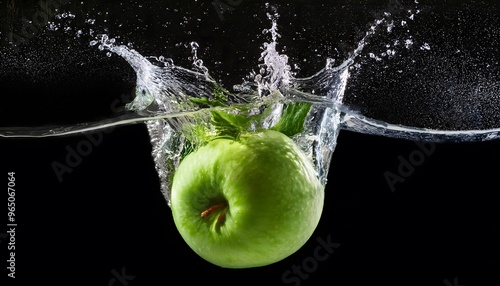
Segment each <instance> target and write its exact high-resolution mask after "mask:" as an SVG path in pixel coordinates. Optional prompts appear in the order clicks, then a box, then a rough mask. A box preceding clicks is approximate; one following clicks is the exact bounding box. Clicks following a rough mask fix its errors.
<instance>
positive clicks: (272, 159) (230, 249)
mask: <svg viewBox="0 0 500 286" xmlns="http://www.w3.org/2000/svg"><path fill="white" fill-rule="evenodd" d="M323 199H324V189H323V186H322V184H321V183H320V182H319V180H318V178H317V176H316V172H315V170H314V167H313V165H312V163H311V161H310V160H309V159H308V158H307V157H306V156H305V154H304V153H303V152H302V151H301V150H300V148H299V147H298V146H297V145H296V144H295V143H294V142H293V140H291V139H290V138H289V137H287V136H286V135H284V134H282V133H280V132H277V131H272V130H265V131H261V132H257V133H246V134H241V135H240V136H238V138H237V139H224V138H219V139H215V140H212V141H210V142H209V143H208V144H206V145H204V146H202V147H200V148H199V149H198V150H196V151H195V152H193V153H191V154H189V155H187V156H186V157H185V158H184V159H183V160H182V162H181V163H180V164H179V167H178V169H177V170H176V172H175V175H174V178H173V183H172V192H171V209H172V213H173V218H174V222H175V225H176V227H177V229H178V231H179V232H180V234H181V236H182V237H183V239H184V240H185V241H186V243H187V244H188V245H189V246H190V247H191V248H192V249H193V250H194V251H195V252H196V253H197V254H198V255H200V256H201V257H202V258H204V259H205V260H207V261H209V262H211V263H213V264H215V265H218V266H221V267H226V268H248V267H258V266H264V265H268V264H271V263H274V262H277V261H280V260H282V259H284V258H285V257H287V256H289V255H291V254H293V253H294V252H296V251H297V250H298V249H299V248H300V247H302V246H303V245H304V244H305V243H306V241H307V240H308V239H309V238H310V236H311V235H312V233H313V232H314V230H315V228H316V226H317V225H318V222H319V220H320V216H321V212H322V209H323Z"/></svg>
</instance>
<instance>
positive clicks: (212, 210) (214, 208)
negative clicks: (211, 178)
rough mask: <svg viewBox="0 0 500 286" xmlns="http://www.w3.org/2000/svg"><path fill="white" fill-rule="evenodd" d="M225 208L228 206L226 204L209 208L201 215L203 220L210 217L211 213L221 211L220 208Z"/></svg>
mask: <svg viewBox="0 0 500 286" xmlns="http://www.w3.org/2000/svg"><path fill="white" fill-rule="evenodd" d="M224 206H226V204H225V203H221V204H218V205H215V206H212V207H210V208H208V209H207V210H205V211H203V212H202V213H201V218H204V217H206V216H208V215H210V214H211V213H213V212H214V211H215V210H216V209H220V208H222V207H224ZM219 219H220V217H219Z"/></svg>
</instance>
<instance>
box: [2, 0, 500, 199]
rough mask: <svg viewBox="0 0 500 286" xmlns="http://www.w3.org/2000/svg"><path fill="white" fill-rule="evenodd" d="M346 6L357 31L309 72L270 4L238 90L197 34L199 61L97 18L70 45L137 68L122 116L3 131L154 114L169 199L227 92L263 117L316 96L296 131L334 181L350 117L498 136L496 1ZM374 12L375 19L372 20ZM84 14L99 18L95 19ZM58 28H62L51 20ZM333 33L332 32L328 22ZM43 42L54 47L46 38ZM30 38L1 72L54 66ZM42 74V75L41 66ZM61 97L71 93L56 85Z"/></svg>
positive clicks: (429, 136)
mask: <svg viewBox="0 0 500 286" xmlns="http://www.w3.org/2000/svg"><path fill="white" fill-rule="evenodd" d="M393 4H394V3H393ZM342 7H343V8H342ZM342 7H337V8H339V10H340V11H343V13H345V14H349V15H350V17H349V18H348V19H347V20H346V19H343V20H342V21H344V22H347V23H344V25H346V26H349V28H348V29H347V31H346V32H345V34H346V35H348V36H345V39H344V40H339V41H338V42H335V43H332V45H333V46H334V47H335V48H333V49H334V50H335V51H336V52H335V53H334V55H332V57H331V58H328V57H326V56H324V55H321V57H322V62H323V66H322V67H321V68H319V69H318V70H316V71H314V72H311V73H309V75H310V74H313V75H312V76H305V75H303V74H304V73H306V71H303V70H301V71H299V72H294V68H292V64H293V66H294V67H295V66H296V65H297V64H294V63H293V62H291V59H297V58H298V56H297V55H296V54H293V43H294V41H293V38H291V39H288V41H290V42H287V39H286V38H285V37H284V36H281V38H280V34H278V22H279V21H278V18H279V17H278V14H277V13H276V11H275V10H273V8H271V9H270V10H271V11H272V12H270V13H269V14H268V15H267V17H268V19H267V23H270V24H271V25H272V26H271V27H270V28H269V27H268V28H266V29H265V30H264V33H263V35H264V37H266V40H263V41H261V43H262V42H263V43H264V45H260V52H261V53H260V57H259V58H258V59H257V61H258V62H260V64H258V65H256V67H257V71H252V72H250V73H249V74H248V70H247V71H246V73H247V76H246V77H245V80H244V81H243V82H241V81H240V82H238V84H236V85H234V86H233V87H232V88H231V91H228V90H226V89H225V88H224V87H223V85H222V84H220V81H219V80H215V79H214V78H213V73H212V72H209V68H207V67H206V66H205V63H204V62H203V61H202V60H201V58H200V57H199V56H198V53H199V52H200V46H199V45H198V44H197V43H196V42H188V44H187V46H186V48H187V49H188V50H189V53H190V57H189V61H190V64H191V66H192V68H184V67H182V65H179V64H174V61H173V60H172V59H170V58H165V57H162V56H159V55H158V56H153V57H146V56H143V55H142V54H141V53H142V52H139V50H137V49H134V48H133V47H132V46H131V45H128V44H127V43H126V42H125V43H123V42H121V41H120V37H119V36H112V35H111V34H109V33H107V31H106V29H104V30H103V31H101V32H100V33H99V32H96V31H94V30H93V29H92V28H88V29H87V30H86V32H85V33H88V36H90V38H91V40H88V38H89V37H83V38H79V37H78V40H77V41H76V42H71V43H70V46H74V45H78V44H82V41H83V42H84V44H85V45H86V47H88V48H90V49H89V50H88V51H85V52H84V53H82V54H80V53H78V52H77V53H76V54H77V55H78V56H77V57H80V58H81V57H85V55H87V53H96V54H98V55H101V56H102V57H103V58H104V59H106V61H115V62H116V64H117V67H118V69H120V71H123V72H124V73H126V74H131V75H133V76H127V78H128V79H129V81H127V83H128V87H127V88H128V90H127V93H128V94H129V96H128V98H126V100H124V102H126V104H124V105H125V108H122V109H120V111H119V112H118V113H116V114H114V116H113V118H109V119H102V118H98V119H97V120H95V121H92V120H89V121H88V122H80V123H79V124H71V125H68V126H61V124H59V126H56V127H50V128H49V127H47V124H44V126H36V127H24V128H20V127H19V124H18V123H12V124H10V123H9V122H5V123H4V122H2V124H3V125H4V127H2V128H1V129H0V136H2V137H47V136H62V135H70V134H75V133H80V132H84V131H92V130H96V129H99V128H106V127H109V126H113V125H121V124H130V123H137V122H145V123H146V124H147V128H148V131H149V134H150V137H151V142H152V144H153V158H154V160H155V163H156V168H157V171H158V174H159V176H160V179H161V182H162V191H163V193H164V195H165V197H166V198H167V201H168V199H169V184H170V179H171V176H172V174H173V171H174V170H175V168H176V166H177V164H178V162H179V159H180V157H181V154H182V150H183V148H184V143H185V137H184V136H183V133H182V131H183V130H182V129H183V126H184V125H185V124H191V123H195V124H206V125H207V128H211V127H210V126H209V123H208V122H209V120H208V119H207V113H206V112H205V111H206V110H209V109H213V108H221V107H220V106H217V105H218V104H214V103H218V102H219V101H221V100H222V103H223V104H222V105H227V106H228V107H227V108H230V109H231V112H235V113H240V114H244V115H253V114H264V115H266V118H265V120H263V121H262V122H261V124H262V126H253V128H260V127H263V128H269V127H272V126H274V125H275V124H276V123H277V122H278V121H279V119H280V117H281V115H282V113H283V110H284V107H285V106H286V105H287V104H289V103H291V102H308V103H311V104H312V108H311V110H310V112H309V114H308V117H307V119H306V125H305V128H304V131H303V132H302V133H300V134H298V135H296V136H295V137H294V140H295V141H296V142H297V143H298V145H299V146H300V147H301V148H302V149H303V150H304V152H305V153H306V154H307V155H308V156H309V157H310V158H311V159H312V160H313V161H314V162H315V165H316V170H317V172H318V176H319V177H320V179H321V180H322V182H323V183H324V184H326V178H327V175H328V170H329V166H330V160H331V157H332V154H333V152H334V150H335V147H336V142H337V136H338V135H339V131H340V130H341V129H346V130H351V131H355V132H361V133H366V134H373V135H383V136H390V137H395V138H403V139H411V140H421V141H436V142H464V141H484V140H492V139H496V138H498V135H499V131H500V130H499V129H496V128H498V127H499V126H498V124H496V123H497V122H496V118H497V117H498V116H500V114H499V112H497V106H498V104H497V98H498V96H499V94H498V86H499V85H498V82H499V80H500V79H499V66H498V65H499V63H498V37H496V36H495V35H498V33H499V29H498V27H497V26H496V25H494V24H493V23H496V22H495V19H497V18H498V14H497V13H500V12H498V11H500V10H499V9H491V7H490V8H487V6H485V4H475V5H467V6H460V7H458V6H457V7H449V6H446V5H444V4H443V5H441V6H440V5H433V6H426V5H425V4H424V3H419V2H418V1H415V2H413V3H411V4H410V5H409V6H403V5H396V6H394V5H389V6H382V7H380V8H379V9H378V10H375V12H374V10H373V7H370V9H368V8H366V7H364V6H361V5H360V6H353V7H347V8H345V7H346V6H342ZM260 9H262V7H261V8H260ZM267 9H269V7H268V8H267ZM342 9H344V10H342ZM285 10H286V8H285ZM280 13H281V12H280ZM71 15H73V16H71ZM367 15H368V16H369V21H365V20H366V18H367ZM443 16H445V17H447V18H449V21H446V22H445V23H446V24H447V25H448V26H447V25H446V24H445V25H442V24H440V25H437V24H435V25H429V23H431V24H432V23H433V22H432V21H438V20H439V18H440V17H443ZM59 18H62V19H63V20H64V19H66V20H68V21H69V20H70V19H74V18H78V17H76V16H75V15H74V14H71V13H69V14H60V16H59ZM360 19H365V20H363V21H360ZM90 20H91V19H90ZM349 21H353V23H349ZM84 22H85V24H87V25H93V24H92V21H89V19H84ZM359 23H362V24H361V25H360V24H359ZM366 23H368V24H369V27H368V28H366ZM349 24H352V25H349ZM54 25H55V24H54ZM61 27H63V28H64V27H70V28H71V27H72V26H71V25H69V26H64V25H63V26H61ZM49 28H51V29H55V28H54V27H53V26H51V25H49ZM64 29H65V28H64ZM70 30H71V29H70ZM477 30H479V31H482V32H481V33H479V32H476V31H477ZM72 31H73V30H72ZM79 31H81V30H77V31H76V33H77V34H78V33H79ZM40 33H42V32H40ZM82 33H84V32H82ZM323 33H325V32H323ZM328 35H329V34H328V32H327V33H326V34H323V36H328ZM464 37H476V39H477V40H472V41H464ZM70 39H72V40H74V39H75V38H74V37H70ZM81 39H84V40H81ZM346 39H354V40H352V41H351V42H349V40H346ZM473 39H474V38H473ZM479 39H481V41H479ZM66 40H67V39H66ZM85 41H87V42H85ZM278 43H280V44H281V45H282V46H286V45H290V48H289V50H290V52H286V53H284V52H280V49H279V48H278ZM38 44H39V45H41V46H40V47H39V48H40V49H43V43H38ZM61 44H62V43H61ZM66 45H67V43H66V44H65V45H62V46H61V47H66ZM24 48H25V47H23V46H20V47H18V50H17V51H16V52H15V53H14V54H13V55H12V54H8V53H7V52H3V55H2V56H3V57H4V58H5V59H8V61H4V62H3V64H4V66H5V64H6V63H7V66H8V67H9V66H10V67H11V68H10V69H8V68H3V69H2V73H5V74H8V76H7V77H4V78H7V79H8V78H9V76H11V77H16V76H20V75H21V74H22V73H23V72H24V71H25V69H23V68H12V67H14V66H15V65H16V64H18V62H16V61H19V60H22V61H23V65H25V66H30V69H29V70H32V68H33V65H34V66H35V67H37V66H38V68H39V69H41V67H43V65H41V64H40V63H39V62H37V61H36V60H34V59H36V53H35V54H28V55H27V54H23V53H20V52H19V50H21V51H23V50H22V49H24ZM89 51H93V52H89ZM66 60H69V58H65V57H62V58H61V59H60V61H59V63H60V64H61V66H64V64H65V62H66ZM124 60H125V61H124ZM32 62H33V63H32ZM51 66H52V67H53V64H52V65H51ZM57 67H59V66H57ZM92 67H93V68H96V67H97V66H92ZM35 70H37V69H36V68H35ZM12 71H14V72H12ZM298 74H300V75H298ZM36 75H40V71H38V73H37V74H36ZM302 75H303V76H302ZM131 77H132V78H133V80H130V78H131ZM58 80H61V79H58ZM122 80H123V78H122ZM27 81H28V82H29V78H28V80H27ZM131 82H133V84H131ZM233 84H234V83H233ZM49 89H50V87H49ZM56 99H61V97H60V96H56ZM16 100H17V101H20V102H17V103H18V104H20V103H21V101H22V99H19V98H17V99H15V100H14V101H16ZM4 108H5V107H4ZM89 108H91V107H89ZM19 114H22V113H19ZM22 119H24V118H23V116H21V117H20V118H18V120H20V122H24V121H22Z"/></svg>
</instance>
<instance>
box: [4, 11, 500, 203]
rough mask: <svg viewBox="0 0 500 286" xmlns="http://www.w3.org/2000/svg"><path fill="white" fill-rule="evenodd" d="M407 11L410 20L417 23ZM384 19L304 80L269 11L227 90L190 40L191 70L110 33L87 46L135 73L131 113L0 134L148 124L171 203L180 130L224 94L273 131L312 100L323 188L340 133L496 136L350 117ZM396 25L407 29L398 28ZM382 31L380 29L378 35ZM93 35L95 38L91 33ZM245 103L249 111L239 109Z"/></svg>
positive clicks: (311, 150) (310, 121)
mask: <svg viewBox="0 0 500 286" xmlns="http://www.w3.org/2000/svg"><path fill="white" fill-rule="evenodd" d="M416 14H418V13H412V14H411V15H410V16H409V17H411V19H410V20H414V18H415V15H416ZM385 16H386V17H382V18H380V19H376V20H375V21H374V22H373V24H372V25H371V26H370V28H369V29H368V31H366V32H365V33H364V36H363V37H362V38H361V40H360V41H359V42H358V44H357V46H356V47H355V48H354V49H353V50H352V52H351V53H350V54H349V56H348V57H347V59H345V60H344V61H342V62H341V63H339V64H337V63H336V62H335V60H333V59H327V60H326V64H325V66H324V68H323V69H321V70H320V71H318V72H317V73H316V74H314V75H312V76H310V77H307V78H296V77H295V76H294V75H295V74H294V72H293V71H292V68H291V66H290V64H289V58H288V56H287V55H286V54H283V53H281V52H280V51H279V49H278V46H279V45H278V43H279V38H280V37H281V36H280V34H279V33H278V25H277V20H278V18H279V15H278V14H277V13H276V11H275V10H273V11H272V12H271V13H268V19H269V20H270V22H271V27H270V28H269V29H265V30H264V34H265V35H267V36H270V39H269V41H268V42H266V43H264V44H263V45H262V52H261V54H260V55H261V57H260V59H259V60H260V62H261V63H260V64H259V65H258V72H252V73H250V75H249V77H248V79H249V80H248V81H245V82H243V83H242V84H237V85H235V86H234V87H233V89H234V91H233V92H229V91H227V90H225V89H224V88H223V87H221V86H220V85H219V84H218V83H217V82H216V81H215V80H213V78H212V77H211V76H210V73H209V69H208V68H206V67H205V66H204V62H203V60H202V59H201V58H200V57H199V54H198V49H199V45H198V43H196V42H191V43H190V44H189V47H190V48H191V54H192V56H191V60H192V67H191V69H187V68H183V67H180V66H178V65H176V64H174V61H173V60H172V59H170V58H165V57H163V56H154V57H145V56H143V55H141V53H139V52H138V51H136V50H135V49H133V48H132V47H131V46H129V45H123V44H119V43H118V41H117V38H112V37H110V36H109V35H108V34H100V35H97V36H96V37H95V38H94V39H93V40H92V41H90V43H89V44H90V45H91V46H96V47H97V48H98V49H99V50H101V51H102V52H104V53H106V54H107V55H108V56H113V55H118V56H120V57H121V58H123V59H124V60H125V61H126V62H127V63H128V64H129V65H130V66H131V67H132V68H133V70H134V71H135V73H136V75H137V82H136V90H135V95H136V96H135V98H134V100H133V101H132V102H131V103H129V104H128V105H127V106H126V107H127V109H128V110H130V111H132V113H129V114H127V115H125V116H122V117H118V118H114V119H110V120H108V121H100V122H95V123H84V124H81V125H75V126H69V127H58V128H43V129H20V128H16V129H8V128H4V129H2V130H0V137H48V136H63V135H70V134H75V133H80V132H87V131H92V130H96V129H99V128H106V127H110V126H116V125H123V124H131V123H138V122H145V123H146V125H147V129H148V132H149V135H150V138H151V143H152V145H153V151H152V156H153V159H154V161H155V165H156V169H157V172H158V175H159V177H160V181H161V188H162V192H163V194H164V196H165V198H166V199H167V201H169V184H170V182H171V178H172V175H173V171H174V170H175V168H176V166H177V165H178V164H179V161H180V158H181V152H182V150H183V146H184V144H185V137H184V135H183V132H182V131H183V126H184V125H185V124H190V123H194V124H208V123H206V122H204V121H205V120H206V119H207V117H206V114H207V113H206V111H207V110H210V109H213V108H220V107H219V106H214V103H217V102H218V100H220V97H218V96H220V95H223V96H224V98H225V100H224V102H223V103H224V105H227V106H229V107H230V108H232V112H238V113H242V114H245V112H246V113H247V114H250V113H258V112H263V111H262V110H263V109H266V110H267V111H268V112H267V113H266V114H268V115H267V117H266V119H265V120H263V121H262V124H263V125H262V126H254V128H270V127H272V126H274V125H275V124H276V122H277V121H278V120H279V118H280V116H281V113H282V111H283V106H284V105H285V104H287V103H289V102H310V103H312V104H313V107H312V109H311V111H310V113H309V114H308V117H307V119H306V124H305V127H304V132H302V133H301V134H298V135H296V136H295V137H294V138H293V140H294V141H295V142H296V143H297V144H298V146H300V148H301V149H302V150H303V151H304V152H305V153H306V154H307V155H308V156H309V158H310V159H311V160H312V161H314V163H315V166H316V171H317V173H318V177H319V178H320V180H321V182H322V183H323V184H326V183H327V181H326V178H327V175H328V170H329V169H330V168H329V167H330V160H331V158H332V154H333V152H334V151H335V147H336V144H337V137H338V135H339V132H340V130H351V131H355V132H361V133H365V134H372V135H381V136H389V137H395V138H404V139H410V140H420V141H435V142H444V141H446V142H450V141H452V142H465V141H486V140H493V139H497V138H500V128H499V129H489V130H464V131H445V130H430V129H424V128H414V127H407V126H402V125H396V124H389V123H387V122H383V121H379V120H375V119H371V118H368V117H366V116H364V115H362V114H361V113H359V112H356V111H354V110H353V109H352V108H350V107H349V106H348V105H346V104H345V103H344V94H345V91H346V87H347V86H348V81H349V78H350V76H351V70H356V69H360V68H362V67H361V65H360V63H359V62H360V60H359V59H360V58H361V57H363V52H364V51H365V48H366V46H367V45H368V44H369V41H370V39H372V38H373V37H376V36H377V35H378V33H380V31H381V30H384V32H386V33H393V32H394V30H395V29H396V26H398V25H397V24H396V23H395V22H394V20H389V18H388V16H389V14H385ZM400 24H401V25H400V26H407V25H408V23H406V22H403V21H402V22H400ZM382 28H385V29H382ZM92 35H93V32H92ZM414 44H415V39H414V38H412V37H405V38H402V39H401V40H399V39H398V40H396V41H393V42H392V44H391V45H389V44H388V45H386V46H385V47H384V51H383V52H381V53H373V52H369V53H368V58H369V59H370V60H374V61H377V62H381V61H383V60H384V59H387V58H391V57H394V56H395V55H396V54H397V53H398V52H399V51H398V48H399V49H410V48H412V46H413V45H414ZM430 49H432V46H431V45H430V44H429V43H423V44H422V45H420V50H422V51H428V50H430ZM240 105H245V106H246V108H243V109H242V108H239V107H238V106H240Z"/></svg>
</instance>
